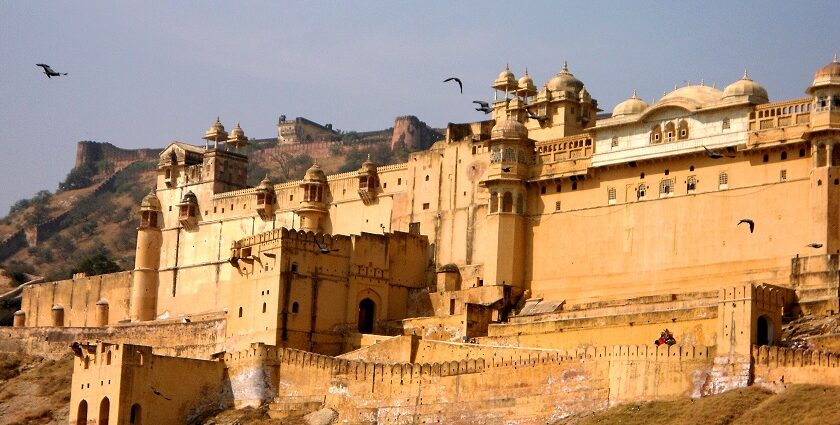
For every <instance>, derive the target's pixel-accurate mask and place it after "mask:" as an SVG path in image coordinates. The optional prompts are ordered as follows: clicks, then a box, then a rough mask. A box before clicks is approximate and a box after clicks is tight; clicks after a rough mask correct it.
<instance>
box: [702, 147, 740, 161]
mask: <svg viewBox="0 0 840 425" xmlns="http://www.w3.org/2000/svg"><path fill="white" fill-rule="evenodd" d="M703 149H705V150H706V155H708V156H709V158H712V159H721V158H735V155H724V154H722V153H720V152H715V151H713V150H711V149H709V148H707V147H705V146H703Z"/></svg>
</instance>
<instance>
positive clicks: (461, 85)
mask: <svg viewBox="0 0 840 425" xmlns="http://www.w3.org/2000/svg"><path fill="white" fill-rule="evenodd" d="M453 80H454V81H455V82H456V83H458V88H460V89H461V94H463V93H464V84H463V83H461V79H460V78H456V77H449V78H447V79H445V80H443V82H444V83H447V82H449V81H453Z"/></svg>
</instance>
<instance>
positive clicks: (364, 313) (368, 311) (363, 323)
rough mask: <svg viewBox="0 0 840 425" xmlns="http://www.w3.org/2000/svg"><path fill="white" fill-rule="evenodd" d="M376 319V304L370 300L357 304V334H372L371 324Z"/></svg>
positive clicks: (366, 299)
mask: <svg viewBox="0 0 840 425" xmlns="http://www.w3.org/2000/svg"><path fill="white" fill-rule="evenodd" d="M375 319H376V303H374V302H373V300H371V299H370V298H365V299H363V300H362V301H360V302H359V332H360V333H363V334H368V333H371V332H373V322H374V320H375Z"/></svg>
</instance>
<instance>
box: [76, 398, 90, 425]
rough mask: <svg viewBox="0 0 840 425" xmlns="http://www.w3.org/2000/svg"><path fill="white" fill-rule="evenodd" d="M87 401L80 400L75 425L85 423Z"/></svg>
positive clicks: (84, 424) (83, 424)
mask: <svg viewBox="0 0 840 425" xmlns="http://www.w3.org/2000/svg"><path fill="white" fill-rule="evenodd" d="M87 411H88V405H87V401H85V400H82V401H81V402H80V403H79V410H77V411H76V425H87Z"/></svg>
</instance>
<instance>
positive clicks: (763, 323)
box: [756, 316, 774, 345]
mask: <svg viewBox="0 0 840 425" xmlns="http://www.w3.org/2000/svg"><path fill="white" fill-rule="evenodd" d="M773 336H774V335H773V322H772V321H770V320H768V319H767V316H758V323H756V344H758V345H771V344H772V343H773Z"/></svg>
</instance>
